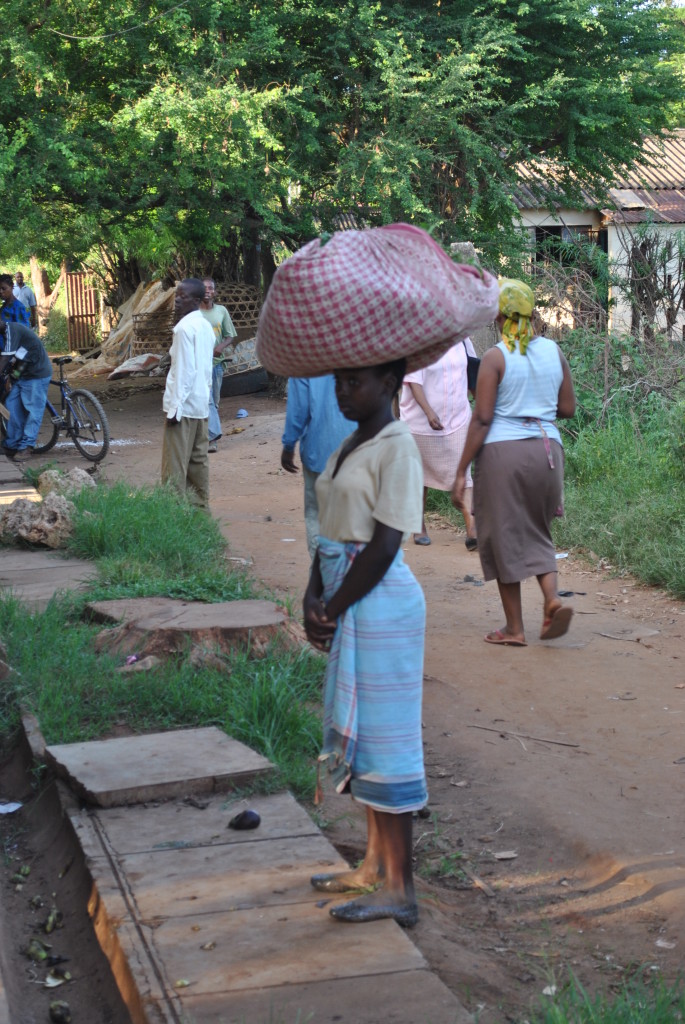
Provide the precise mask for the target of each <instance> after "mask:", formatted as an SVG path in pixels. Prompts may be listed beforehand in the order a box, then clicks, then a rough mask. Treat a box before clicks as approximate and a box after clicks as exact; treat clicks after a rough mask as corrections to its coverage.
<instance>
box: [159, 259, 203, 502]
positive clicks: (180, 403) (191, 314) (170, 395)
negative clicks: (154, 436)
mask: <svg viewBox="0 0 685 1024" xmlns="http://www.w3.org/2000/svg"><path fill="white" fill-rule="evenodd" d="M204 295H205V286H204V284H203V283H202V281H199V280H198V279H197V278H194V277H190V278H187V279H186V280H185V281H181V282H179V284H178V285H177V287H176V296H175V298H174V313H175V316H176V326H175V327H174V340H173V342H172V344H171V349H170V352H169V355H170V356H171V366H170V368H169V373H168V376H167V380H166V387H165V389H164V401H163V403H162V404H163V408H164V414H165V417H166V418H165V420H164V437H163V439H162V483H169V484H171V486H172V487H175V488H176V490H178V491H179V492H180V493H181V494H185V495H186V497H187V498H188V500H189V501H191V502H192V504H194V505H198V506H199V507H200V508H204V509H209V455H208V454H207V444H208V437H207V418H208V416H209V390H210V388H211V386H212V353H213V351H214V331H213V330H212V328H211V326H210V325H209V323H208V322H207V321H206V320H205V318H204V317H203V315H202V313H201V312H200V303H201V302H202V300H203V299H204Z"/></svg>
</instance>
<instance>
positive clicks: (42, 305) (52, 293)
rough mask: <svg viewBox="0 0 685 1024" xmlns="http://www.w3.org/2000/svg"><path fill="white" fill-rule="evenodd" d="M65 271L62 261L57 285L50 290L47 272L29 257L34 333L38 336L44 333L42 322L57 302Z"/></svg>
mask: <svg viewBox="0 0 685 1024" xmlns="http://www.w3.org/2000/svg"><path fill="white" fill-rule="evenodd" d="M67 269H68V268H67V262H66V260H64V261H63V262H62V266H61V268H60V275H59V277H58V278H57V283H56V285H55V287H54V288H51V287H50V279H49V278H48V272H47V270H46V269H45V267H41V266H39V264H38V260H37V259H36V257H35V256H32V257H31V287H32V288H33V292H34V294H35V296H36V331H37V333H38V334H42V333H44V329H45V328H44V321H45V320H47V318H48V316H49V314H50V310H51V309H52V307H53V306H54V305H55V302H56V301H57V297H58V295H59V293H60V289H61V287H62V284H63V282H64V279H65V277H66V274H67Z"/></svg>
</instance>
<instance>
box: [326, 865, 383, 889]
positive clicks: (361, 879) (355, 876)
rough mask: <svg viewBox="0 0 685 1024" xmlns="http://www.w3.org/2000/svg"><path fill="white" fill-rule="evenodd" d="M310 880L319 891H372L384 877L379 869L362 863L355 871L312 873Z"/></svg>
mask: <svg viewBox="0 0 685 1024" xmlns="http://www.w3.org/2000/svg"><path fill="white" fill-rule="evenodd" d="M309 881H310V882H311V884H312V886H313V887H314V888H315V889H318V891H319V892H372V891H373V890H374V889H376V888H377V887H378V886H379V885H380V884H381V882H382V881H383V879H382V878H381V876H380V874H379V873H378V872H377V871H371V870H370V869H368V868H366V867H365V866H364V864H360V866H359V867H358V868H357V869H356V870H355V871H338V872H335V873H332V874H321V875H312V877H311V878H310V879H309Z"/></svg>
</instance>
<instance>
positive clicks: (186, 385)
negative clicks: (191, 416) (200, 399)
mask: <svg viewBox="0 0 685 1024" xmlns="http://www.w3.org/2000/svg"><path fill="white" fill-rule="evenodd" d="M176 330H177V334H176V336H175V338H174V343H175V345H176V349H175V352H174V363H175V366H174V370H175V387H174V391H173V393H172V395H171V396H170V401H169V411H168V412H167V414H166V415H167V422H168V423H169V426H174V424H175V423H177V422H180V420H181V419H182V418H183V403H184V402H185V400H186V399H187V397H188V395H189V394H190V392H191V391H192V389H193V384H194V383H195V376H196V374H197V364H196V360H195V346H194V345H193V339H192V338H191V337H190V335H189V334H188V332H187V331H186V330H185V329H184V328H181V329H180V330H178V328H177V329H176Z"/></svg>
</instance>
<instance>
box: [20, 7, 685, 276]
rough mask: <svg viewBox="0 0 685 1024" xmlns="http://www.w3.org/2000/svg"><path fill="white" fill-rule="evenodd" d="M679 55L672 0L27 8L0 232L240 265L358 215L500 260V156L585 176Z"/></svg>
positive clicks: (642, 114) (597, 169)
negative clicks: (552, 164) (468, 242)
mask: <svg viewBox="0 0 685 1024" xmlns="http://www.w3.org/2000/svg"><path fill="white" fill-rule="evenodd" d="M682 50H683V37H682V26H681V23H680V20H679V17H678V13H677V12H675V11H673V10H672V9H671V7H670V4H669V3H668V2H667V0H612V2H605V0H599V2H590V0H495V2H492V0H491V2H489V3H484V2H474V0H458V2H450V0H435V2H433V3H430V4H429V3H427V2H426V0H404V2H402V3H388V2H385V0H377V2H370V0H335V2H333V0H263V2H260V0H255V2H254V3H251V4H246V3H244V2H243V0H185V2H181V3H165V4H164V5H162V4H161V3H158V2H156V0H142V2H138V0H136V2H133V0H120V2H118V3H117V4H115V5H112V4H109V3H105V2H104V0H61V2H60V3H59V4H55V3H51V2H50V0H25V2H24V4H23V5H22V6H21V7H19V8H17V9H15V11H14V12H13V18H12V20H11V21H8V19H6V21H5V24H4V26H3V33H2V36H1V37H0V78H1V80H2V89H1V90H0V121H1V124H0V199H1V200H2V204H3V217H2V219H0V245H2V247H3V249H4V250H5V251H6V252H7V253H8V254H9V253H10V252H11V253H13V254H17V255H18V254H22V253H36V254H38V255H39V256H40V257H42V258H50V259H52V260H53V261H59V260H60V259H62V258H64V257H65V256H69V257H74V258H76V259H83V258H85V257H86V256H88V257H89V259H90V260H91V261H92V260H93V253H94V252H96V251H100V252H101V254H102V259H103V260H104V263H105V264H106V265H108V266H109V267H110V269H111V271H112V273H114V274H116V275H118V276H119V277H122V278H125V277H127V276H128V277H129V278H131V283H132V284H134V283H135V280H136V278H137V277H140V276H143V275H145V274H147V273H148V272H149V271H150V269H154V270H156V271H157V272H162V271H165V270H167V271H168V270H171V271H172V272H180V273H185V272H189V271H192V270H194V269H200V268H204V267H207V266H208V264H209V263H211V261H212V260H217V261H218V263H219V265H220V267H221V269H222V270H223V271H224V272H225V273H228V274H234V275H236V276H237V275H238V274H243V275H244V274H245V273H246V272H247V273H248V274H249V272H250V268H251V267H252V271H251V272H252V273H253V272H254V269H253V263H254V254H255V253H256V252H257V251H259V249H260V248H261V252H262V256H263V258H264V260H265V261H266V262H267V263H269V262H271V263H272V262H273V256H274V253H275V254H276V256H278V251H279V249H281V248H282V247H283V246H285V247H286V248H287V249H289V248H292V247H294V246H296V245H298V244H300V243H301V242H302V241H304V240H305V239H306V238H308V237H311V234H312V233H313V232H314V231H315V230H317V229H319V227H320V226H323V227H329V226H331V225H334V224H335V223H336V220H335V218H336V216H337V215H339V214H341V213H345V214H348V215H349V214H350V213H352V214H355V215H356V216H357V217H358V218H363V219H364V220H365V221H366V222H383V221H388V220H395V219H412V220H414V221H415V222H417V223H422V224H424V225H426V226H429V227H431V228H433V229H435V230H436V231H437V232H438V233H439V234H440V235H441V237H443V238H444V240H445V241H449V240H452V239H455V238H467V237H468V238H471V239H473V240H474V241H476V242H477V243H479V244H480V245H481V246H483V247H484V248H485V249H486V250H487V251H488V253H489V255H490V257H491V258H495V255H496V254H497V253H498V252H500V251H501V250H502V249H503V248H506V244H507V239H508V238H509V236H510V232H509V230H508V229H509V227H510V225H511V222H512V217H513V216H514V215H515V209H514V207H513V204H512V200H511V186H512V182H513V181H514V178H515V166H516V164H517V162H518V161H520V160H522V159H527V158H528V157H529V156H531V155H532V154H536V153H541V152H545V153H547V154H548V155H549V156H551V157H553V158H554V159H555V161H556V162H557V164H558V166H559V167H560V168H561V170H562V176H563V173H568V183H567V184H568V188H570V189H572V188H573V187H574V185H572V184H571V182H575V183H576V184H575V187H577V186H578V185H579V184H591V185H592V186H593V187H595V188H599V187H601V186H602V183H603V182H606V181H608V180H609V179H610V176H611V170H612V168H617V167H621V166H624V165H626V164H628V163H629V162H630V161H631V160H632V159H634V158H635V156H636V155H637V154H638V152H639V148H640V142H641V139H642V138H643V136H644V135H645V134H647V133H654V132H656V131H659V130H661V129H662V128H664V127H665V126H667V125H668V123H669V111H671V110H672V109H673V104H674V103H677V102H679V101H681V100H682V97H683V86H682V79H681V77H680V74H679V70H678V69H679V68H680V66H681V55H682Z"/></svg>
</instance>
